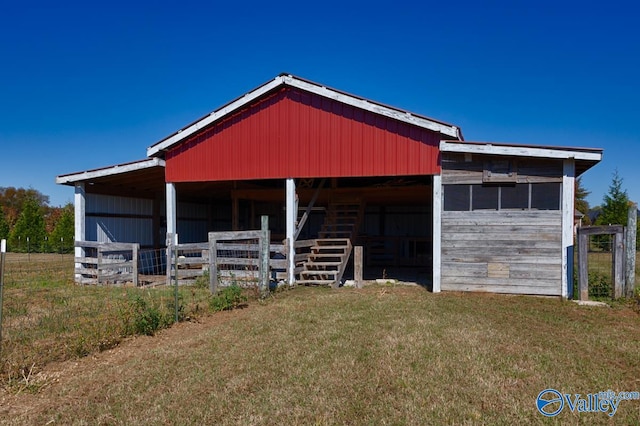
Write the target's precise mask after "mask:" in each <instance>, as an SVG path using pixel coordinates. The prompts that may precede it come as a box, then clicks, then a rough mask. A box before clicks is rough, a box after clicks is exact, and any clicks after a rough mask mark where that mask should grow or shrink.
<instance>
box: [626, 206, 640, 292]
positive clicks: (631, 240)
mask: <svg viewBox="0 0 640 426" xmlns="http://www.w3.org/2000/svg"><path fill="white" fill-rule="evenodd" d="M627 217H628V219H627V232H626V237H627V241H626V244H625V245H624V250H625V265H626V273H625V291H624V296H625V297H633V292H634V291H635V288H636V233H637V229H638V228H637V226H638V225H637V224H638V205H637V204H636V203H630V204H629V214H628V216H627Z"/></svg>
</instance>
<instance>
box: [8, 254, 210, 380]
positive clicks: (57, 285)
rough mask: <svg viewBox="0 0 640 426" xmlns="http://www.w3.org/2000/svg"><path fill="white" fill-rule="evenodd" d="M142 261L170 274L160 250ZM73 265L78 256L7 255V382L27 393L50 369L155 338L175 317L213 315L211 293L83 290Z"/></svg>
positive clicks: (192, 289) (87, 287)
mask: <svg viewBox="0 0 640 426" xmlns="http://www.w3.org/2000/svg"><path fill="white" fill-rule="evenodd" d="M142 259H155V260H154V262H151V261H150V262H149V264H145V263H144V262H143V263H142V264H141V266H140V267H141V268H143V269H144V268H146V269H147V271H149V272H152V273H157V272H161V271H159V270H158V269H157V268H165V269H166V265H165V266H162V261H161V260H162V259H164V258H163V256H162V254H161V253H160V252H159V251H149V252H146V253H144V254H143V255H142ZM74 263H75V257H74V254H50V253H49V254H46V253H41V254H35V253H6V259H5V265H4V268H2V270H0V274H1V275H2V277H3V284H4V285H3V293H2V298H1V300H0V309H1V311H2V315H1V316H0V381H2V382H3V383H5V384H6V383H20V386H23V385H25V383H26V384H28V383H30V382H33V381H32V380H29V377H31V376H33V375H35V374H36V373H37V371H38V369H39V368H40V367H42V366H44V365H45V364H47V363H49V362H52V361H60V360H65V359H70V358H73V357H80V356H85V355H87V354H89V353H93V352H97V351H102V350H105V349H109V348H112V347H114V346H116V345H118V344H119V342H120V341H121V340H122V339H123V338H124V337H126V336H129V335H133V334H153V333H154V332H155V331H156V330H158V329H160V328H164V327H166V326H168V325H170V324H172V323H173V322H174V321H175V317H176V315H177V316H178V319H179V320H184V319H188V318H192V317H194V316H198V315H199V314H200V313H201V312H205V311H206V310H207V309H208V304H209V302H210V298H211V293H210V292H209V290H208V288H206V287H204V288H196V287H193V286H189V287H186V288H180V289H179V292H178V293H177V297H176V293H175V292H174V289H172V288H171V287H168V286H157V287H154V288H151V287H150V286H147V287H145V288H140V287H138V288H136V287H134V286H133V285H132V284H130V283H128V284H122V285H101V286H96V285H79V284H76V283H75V279H74V272H75V271H74ZM152 266H153V267H152ZM154 268H155V269H154ZM145 276H147V275H145ZM148 276H152V275H148ZM160 276H161V278H162V283H163V284H164V283H166V279H165V276H164V275H162V274H160Z"/></svg>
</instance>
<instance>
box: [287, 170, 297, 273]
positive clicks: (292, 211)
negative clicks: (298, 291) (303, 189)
mask: <svg viewBox="0 0 640 426" xmlns="http://www.w3.org/2000/svg"><path fill="white" fill-rule="evenodd" d="M285 206H286V239H287V240H288V241H289V243H288V244H289V245H288V248H289V252H288V253H287V260H288V261H289V268H287V271H288V273H289V276H288V277H287V281H288V284H289V285H293V284H295V274H294V272H295V255H296V250H295V242H296V238H295V231H296V216H297V214H298V211H297V208H296V183H295V181H294V180H293V179H292V178H289V179H287V180H286V182H285Z"/></svg>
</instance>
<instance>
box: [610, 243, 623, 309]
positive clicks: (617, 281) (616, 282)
mask: <svg viewBox="0 0 640 426" xmlns="http://www.w3.org/2000/svg"><path fill="white" fill-rule="evenodd" d="M614 244H615V246H614V247H613V273H612V274H611V276H612V277H613V298H614V299H618V298H620V297H622V294H623V287H624V281H625V280H624V232H622V231H621V232H616V234H615V238H614Z"/></svg>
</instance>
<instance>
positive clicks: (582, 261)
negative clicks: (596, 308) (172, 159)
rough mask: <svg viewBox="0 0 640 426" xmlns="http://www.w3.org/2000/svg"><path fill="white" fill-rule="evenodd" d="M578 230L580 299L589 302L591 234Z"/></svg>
mask: <svg viewBox="0 0 640 426" xmlns="http://www.w3.org/2000/svg"><path fill="white" fill-rule="evenodd" d="M583 229H584V228H579V229H578V299H579V300H589V259H588V256H589V234H587V233H585V232H583V231H582V230H583Z"/></svg>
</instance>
